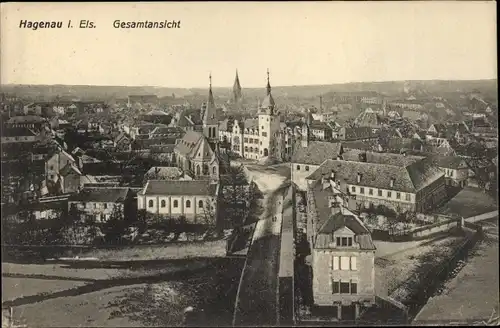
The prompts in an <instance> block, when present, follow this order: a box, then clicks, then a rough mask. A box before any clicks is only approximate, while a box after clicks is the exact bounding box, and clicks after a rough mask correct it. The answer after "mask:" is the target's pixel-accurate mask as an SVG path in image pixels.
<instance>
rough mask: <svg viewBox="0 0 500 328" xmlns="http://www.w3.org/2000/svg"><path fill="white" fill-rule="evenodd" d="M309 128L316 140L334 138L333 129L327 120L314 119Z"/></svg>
mask: <svg viewBox="0 0 500 328" xmlns="http://www.w3.org/2000/svg"><path fill="white" fill-rule="evenodd" d="M309 129H310V130H311V134H312V136H313V137H314V139H315V140H330V139H331V138H332V129H331V128H330V126H329V125H328V124H327V123H325V122H320V121H312V122H311V125H310V127H309Z"/></svg>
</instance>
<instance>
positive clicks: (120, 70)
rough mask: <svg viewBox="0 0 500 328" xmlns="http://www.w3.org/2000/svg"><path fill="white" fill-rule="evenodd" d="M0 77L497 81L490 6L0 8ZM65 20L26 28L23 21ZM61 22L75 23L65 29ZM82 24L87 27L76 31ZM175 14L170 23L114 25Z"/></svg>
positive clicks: (180, 81) (131, 82) (194, 83)
mask: <svg viewBox="0 0 500 328" xmlns="http://www.w3.org/2000/svg"><path fill="white" fill-rule="evenodd" d="M1 6H2V7H1V8H0V9H1V10H0V15H1V21H0V23H1V25H0V26H1V31H0V33H1V34H0V36H1V39H0V40H1V48H0V64H1V70H0V81H1V83H2V84H72V85H124V86H146V85H148V86H162V87H179V88H191V87H206V86H207V85H208V75H209V73H211V74H212V80H213V85H214V86H216V87H217V86H221V87H226V86H232V84H233V81H234V76H235V70H236V69H238V72H239V77H240V81H241V84H242V86H243V87H263V86H265V83H266V70H267V69H268V68H269V70H270V75H271V84H272V85H275V86H285V85H311V84H332V83H346V82H364V81H366V82H370V81H389V80H431V79H442V80H445V79H459V80H467V79H491V78H496V76H497V73H496V70H497V65H496V58H497V56H496V10H495V2H493V1H491V2H466V1H460V2H445V1H443V2H441V1H434V2H424V1H417V2H307V3H306V2H268V3H265V2H255V3H251V2H250V3H248V2H247V3H233V2H224V3H222V2H220V3H203V2H199V3H194V2H190V3H180V2H177V3H40V4H37V3H3V4H1ZM21 20H27V21H62V22H63V25H64V27H63V28H61V29H38V30H32V29H23V28H20V27H19V25H20V21H21ZM68 20H71V21H72V24H73V25H74V26H75V27H74V28H71V29H70V28H67V27H66V26H67V24H68ZM80 20H90V21H93V22H94V23H95V25H96V27H95V28H93V29H89V28H87V29H85V28H78V27H77V25H78V22H79V21H80ZM115 20H120V21H144V20H149V21H164V20H170V21H171V20H175V21H180V28H178V29H135V30H132V29H116V28H114V27H113V22H114V21H115Z"/></svg>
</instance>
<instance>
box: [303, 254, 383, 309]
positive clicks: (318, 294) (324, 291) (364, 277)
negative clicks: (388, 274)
mask: <svg viewBox="0 0 500 328" xmlns="http://www.w3.org/2000/svg"><path fill="white" fill-rule="evenodd" d="M332 256H355V257H357V261H356V262H357V263H356V264H357V270H356V271H333V270H332V269H330V263H331V261H332ZM312 267H313V295H314V303H315V304H317V305H327V306H331V305H332V304H333V302H335V301H341V300H343V301H344V302H357V301H363V300H370V301H372V302H375V253H374V252H373V251H342V252H339V251H330V250H317V249H314V250H313V264H312ZM332 277H333V279H334V280H343V279H345V280H346V281H348V280H350V279H352V280H353V282H354V281H355V282H357V284H358V285H357V294H356V295H346V294H335V295H334V294H332V287H331V281H332Z"/></svg>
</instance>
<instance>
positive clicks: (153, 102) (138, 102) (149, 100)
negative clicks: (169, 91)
mask: <svg viewBox="0 0 500 328" xmlns="http://www.w3.org/2000/svg"><path fill="white" fill-rule="evenodd" d="M158 104H159V100H158V96H157V95H130V96H128V98H127V107H128V108H131V107H134V106H139V107H146V106H158Z"/></svg>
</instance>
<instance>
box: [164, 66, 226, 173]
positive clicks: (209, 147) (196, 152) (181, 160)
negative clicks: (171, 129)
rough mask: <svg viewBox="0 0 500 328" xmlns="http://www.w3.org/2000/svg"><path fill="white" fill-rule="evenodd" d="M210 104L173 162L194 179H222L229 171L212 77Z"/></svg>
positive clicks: (203, 108) (204, 109)
mask: <svg viewBox="0 0 500 328" xmlns="http://www.w3.org/2000/svg"><path fill="white" fill-rule="evenodd" d="M209 79H210V86H209V90H208V101H207V102H206V103H205V104H203V105H202V108H201V113H200V114H201V115H200V116H201V118H202V120H201V124H200V125H199V126H197V127H196V129H193V130H188V131H186V134H185V135H184V137H183V138H182V139H180V140H178V142H177V144H176V146H175V148H174V160H175V163H176V165H177V167H178V168H180V169H182V170H183V171H184V172H186V173H187V174H188V175H189V176H191V177H192V178H194V179H207V178H209V179H211V180H219V177H220V175H221V174H224V173H226V171H227V170H228V168H229V157H228V156H227V154H226V153H225V152H224V151H223V150H221V148H220V140H219V121H218V117H217V108H216V106H215V101H214V96H213V93H212V75H210V77H209Z"/></svg>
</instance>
